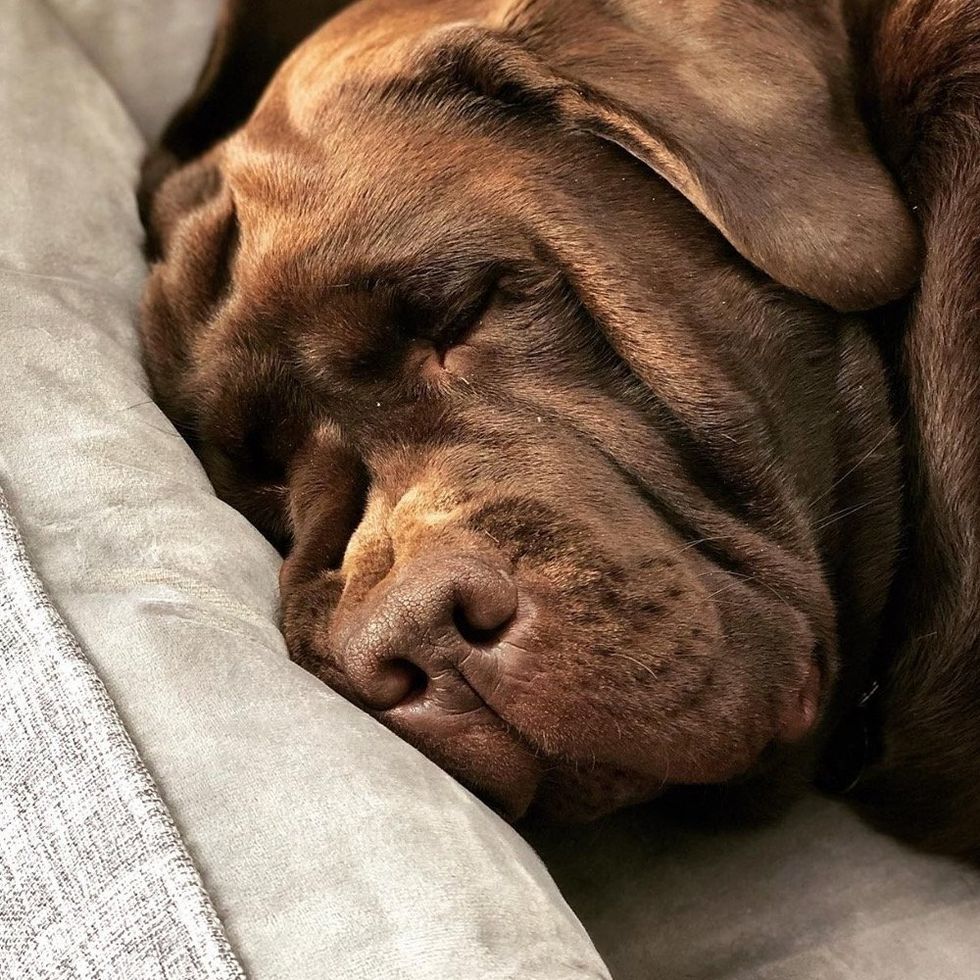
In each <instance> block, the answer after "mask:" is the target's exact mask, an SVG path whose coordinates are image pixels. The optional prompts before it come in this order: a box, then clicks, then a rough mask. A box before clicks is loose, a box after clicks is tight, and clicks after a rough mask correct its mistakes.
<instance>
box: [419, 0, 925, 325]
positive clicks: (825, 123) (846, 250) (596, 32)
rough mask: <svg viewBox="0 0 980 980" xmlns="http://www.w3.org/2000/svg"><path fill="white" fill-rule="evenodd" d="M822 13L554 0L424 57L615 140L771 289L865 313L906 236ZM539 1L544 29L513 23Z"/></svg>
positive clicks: (911, 227)
mask: <svg viewBox="0 0 980 980" xmlns="http://www.w3.org/2000/svg"><path fill="white" fill-rule="evenodd" d="M822 6H823V5H822V4H813V3H810V2H809V0H807V2H806V3H804V2H802V0H801V2H799V3H796V4H794V3H792V2H790V3H779V4H773V3H771V2H768V0H766V2H761V0H720V2H719V0H711V2H710V3H708V2H707V0H705V2H699V0H692V2H684V3H679V2H678V3H673V2H671V3H661V4H652V3H642V4H641V3H634V2H630V3H621V4H616V5H613V4H608V3H606V4H596V3H591V2H590V3H586V2H584V0H563V6H562V10H561V16H560V17H559V16H558V15H557V14H556V13H555V9H557V7H556V5H555V4H551V5H549V4H536V5H526V6H525V8H524V10H525V13H524V14H522V15H520V17H519V18H517V19H512V20H511V21H510V22H508V23H506V24H505V26H504V27H503V28H502V29H501V30H500V31H486V30H482V29H480V28H477V27H466V26H461V27H457V28H449V29H447V30H446V31H445V32H444V33H443V34H442V36H441V37H433V38H432V44H433V46H432V48H430V49H429V51H428V52H427V54H426V55H425V56H424V57H425V60H426V61H427V62H428V65H429V69H430V70H433V68H434V69H435V71H436V72H439V73H441V74H442V76H443V77H444V78H448V79H453V80H455V82H456V83H457V84H458V83H459V82H463V83H464V84H466V85H467V86H471V87H473V88H476V89H477V90H479V91H480V92H481V94H483V95H485V96H487V97H488V98H491V99H494V100H497V101H502V102H505V103H509V104H511V105H513V106H514V107H515V109H516V110H517V111H521V110H527V111H532V112H538V113H544V114H546V115H547V116H549V117H550V118H551V119H552V120H553V121H554V122H555V123H557V124H559V125H565V126H568V127H572V128H575V129H578V130H586V131H588V132H590V133H592V134H594V135H595V136H597V137H599V138H600V139H603V140H606V141H608V142H610V143H614V144H616V145H618V146H619V147H621V148H622V149H623V150H625V151H626V152H627V153H629V154H631V155H632V156H634V157H635V158H637V159H638V160H640V161H642V162H643V163H644V164H646V165H647V166H648V167H650V168H651V169H653V170H654V171H656V172H657V173H658V174H660V175H661V176H662V177H663V178H665V179H666V180H667V181H669V182H670V183H671V184H672V185H673V186H674V187H675V188H676V189H677V190H679V191H680V192H681V193H682V194H683V195H684V196H685V197H687V199H688V200H689V201H690V202H691V203H692V204H693V205H695V207H697V208H698V210H700V211H701V213H702V214H703V215H704V216H705V217H706V218H707V219H708V220H709V221H710V222H712V224H714V226H715V227H716V228H717V229H718V230H719V231H720V232H721V234H722V235H724V236H725V238H726V239H727V240H728V241H729V242H730V243H731V244H732V245H733V246H734V247H735V248H736V249H737V250H738V252H739V253H740V254H741V255H742V256H743V257H744V258H746V259H747V260H748V261H749V262H751V263H752V264H753V265H755V266H756V267H757V268H759V269H761V270H762V271H764V272H765V273H766V274H767V275H769V276H770V277H771V278H772V279H774V280H776V281H777V282H779V283H781V284H783V285H785V286H789V287H790V288H792V289H794V290H796V291H798V292H800V293H803V294H804V295H806V296H810V297H812V298H815V299H818V300H821V301H823V302H824V303H827V304H829V305H830V306H832V307H834V308H835V309H837V310H840V311H854V310H861V309H869V308H871V307H874V306H878V305H881V304H883V303H886V302H888V301H890V300H892V299H895V298H897V297H898V296H900V295H902V294H903V293H905V292H906V291H908V290H909V289H910V288H911V286H912V285H913V283H914V281H915V278H916V276H917V273H918V264H919V239H918V232H917V229H916V226H915V224H914V222H913V220H912V217H911V215H910V213H909V211H908V209H907V207H906V205H905V203H904V201H903V199H902V198H901V196H900V194H899V191H898V189H897V187H896V185H895V183H894V181H893V180H892V178H891V176H890V175H889V173H888V172H887V171H886V169H885V168H884V166H883V164H882V163H881V161H880V160H879V159H878V157H877V155H876V154H875V152H874V151H873V149H872V147H871V145H870V142H869V137H868V135H867V132H866V131H865V128H864V126H863V124H862V122H861V120H860V118H859V116H858V112H857V108H856V98H855V94H854V92H853V91H852V86H851V81H850V78H851V73H850V69H849V56H848V52H849V45H848V39H847V37H846V34H845V31H844V27H843V25H842V24H840V23H839V22H837V21H836V20H834V18H833V17H831V16H830V15H826V16H824V15H817V14H816V13H814V12H813V11H814V10H815V9H816V8H818V7H822ZM829 6H830V5H828V7H829ZM549 8H555V9H552V11H551V13H552V14H553V15H554V16H553V17H552V19H551V20H549V21H548V22H547V23H538V22H531V21H530V20H528V19H527V18H528V17H539V18H540V17H544V16H547V15H546V13H544V12H545V11H547V10H548V9H549ZM797 8H799V10H797ZM807 8H809V10H807ZM611 11H615V12H611ZM799 11H803V12H799ZM521 18H523V19H521Z"/></svg>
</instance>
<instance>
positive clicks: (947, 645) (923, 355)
mask: <svg viewBox="0 0 980 980" xmlns="http://www.w3.org/2000/svg"><path fill="white" fill-rule="evenodd" d="M283 7H285V8H288V9H282V8H283ZM340 8H343V9H340ZM978 102H980V14H978V12H977V11H976V9H975V8H974V7H973V5H972V4H971V3H970V2H969V0H894V2H882V3H876V2H858V0H853V2H850V0H822V2H818V3H812V2H804V0H795V2H794V0H787V2H784V3H779V4H773V3H771V2H768V0H677V2H672V3H655V2H653V0H495V2H490V0H425V2H409V0H361V2H359V3H356V4H353V5H350V6H347V5H344V4H340V3H330V2H306V3H295V4H289V5H278V6H277V5H274V4H272V3H271V2H268V0H257V2H256V0H253V2H251V3H248V2H245V0H228V2H227V3H226V7H225V10H224V12H223V15H222V19H221V22H220V23H219V26H218V31H217V34H216V37H215V41H214V44H213V46H212V50H211V53H210V56H209V58H208V61H207V64H206V66H205V68H204V71H203V73H202V75H201V78H200V80H199V82H198V85H197V88H196V89H195V91H194V92H193V93H192V95H191V96H190V98H189V99H188V101H187V102H186V103H185V105H184V106H183V107H182V108H181V109H180V110H179V112H178V113H177V115H176V116H175V118H174V120H173V122H172V123H171V124H170V126H169V127H168V128H167V130H166V131H165V133H164V135H163V137H162V139H161V141H160V143H159V145H158V146H157V147H156V148H155V149H154V150H153V151H152V152H151V153H150V155H149V156H148V158H147V160H146V162H145V165H144V170H143V178H142V183H141V187H140V190H139V202H140V208H141V214H142V216H143V220H144V224H145V227H146V230H147V252H148V256H149V258H150V260H151V262H152V268H151V272H150V276H149V280H148V283H147V287H146V291H145V296H144V300H143V307H142V314H141V335H142V341H143V349H144V355H145V363H146V367H147V371H148V374H149V377H150V381H151V385H152V389H153V392H154V395H155V397H156V398H157V400H158V401H159V403H160V404H161V405H162V407H163V408H164V410H165V411H166V412H167V414H168V415H169V416H170V417H171V419H172V420H173V421H174V423H175V425H176V426H177V427H178V429H179V430H180V431H181V432H182V433H183V434H184V435H185V436H186V438H187V439H188V440H189V441H190V442H191V444H192V445H193V446H194V448H195V450H196V451H197V453H198V455H199V456H200V458H201V461H202V463H203V464H204V466H205V468H206V470H207V472H208V474H209V476H210V478H211V480H212V482H213V484H214V486H215V488H216V491H217V492H218V494H219V495H220V496H222V497H223V498H224V499H225V500H227V501H228V502H229V503H230V504H231V505H232V506H234V507H236V508H238V509H239V510H240V511H241V512H242V513H243V514H244V515H245V516H246V517H248V518H249V520H251V521H252V522H253V523H254V524H255V525H256V527H258V528H259V529H260V530H261V531H262V532H263V533H264V534H266V535H267V536H268V537H269V539H270V540H271V541H273V543H275V544H276V545H277V547H279V549H280V550H281V552H282V554H283V557H284V561H283V565H282V573H281V579H280V584H281V597H282V628H283V632H284V635H285V637H286V640H287V644H288V647H289V650H290V654H291V656H292V657H293V658H294V659H295V660H296V661H297V662H298V663H300V664H301V665H302V666H304V667H306V668H307V669H308V670H310V671H312V672H313V673H315V674H316V675H317V676H318V677H320V678H322V679H323V680H324V681H325V682H326V683H327V684H329V685H330V686H331V687H333V688H334V689H336V690H337V691H339V692H340V693H341V694H343V695H344V696H345V697H347V698H349V699H350V700H351V701H353V702H354V703H356V704H358V705H360V706H361V707H363V708H364V709H365V710H367V711H369V712H371V713H372V714H374V715H375V716H376V717H377V718H378V719H380V720H381V721H382V722H383V723H384V724H385V725H387V726H388V727H389V728H391V729H392V730H394V731H395V732H396V733H398V734H399V735H401V736H402V737H404V738H405V739H407V740H408V741H410V742H412V743H413V744H414V745H416V746H417V747H418V748H419V749H421V750H422V751H423V752H425V753H426V754H427V755H429V756H430V757H431V758H432V759H433V760H435V761H436V762H437V763H439V764H440V765H441V766H443V767H444V768H445V769H447V770H448V771H449V772H450V773H452V774H454V775H455V776H456V777H457V778H459V779H460V780H461V781H462V782H463V783H464V784H465V785H467V786H469V787H470V788H472V789H473V790H474V791H475V792H477V793H479V794H480V795H482V796H483V797H485V798H486V799H487V800H488V801H489V802H490V803H491V804H492V805H493V806H495V807H496V808H497V809H498V810H499V812H501V813H502V814H503V815H504V816H505V817H507V818H509V819H512V820H516V819H519V818H521V817H523V816H525V815H528V814H531V815H542V816H545V817H548V818H557V819H568V820H574V819H590V818H593V817H596V816H598V815H601V814H603V813H606V812H608V811H610V810H614V809H616V808H618V807H622V806H625V805H629V804H633V803H637V802H640V801H645V800H648V799H651V798H653V797H656V796H658V795H660V794H662V793H665V792H667V793H668V795H670V796H680V797H683V798H686V799H688V800H693V801H695V802H696V803H697V806H698V807H704V806H709V805H713V804H712V801H714V802H715V803H717V802H718V798H719V796H721V797H722V798H723V800H724V802H725V805H726V806H728V805H734V804H733V801H736V800H743V801H755V800H758V799H760V798H765V799H773V800H785V799H790V798H792V797H793V796H794V795H795V794H796V793H798V792H799V791H800V789H801V788H802V787H803V786H805V785H807V784H809V783H810V782H811V781H812V780H813V779H814V778H816V776H817V775H818V774H820V775H821V778H822V779H823V781H824V782H825V783H826V784H827V785H833V786H835V787H836V788H838V789H840V790H845V789H846V790H848V791H850V794H851V797H852V798H853V799H854V800H855V802H856V805H858V806H859V807H861V808H862V812H864V813H865V814H866V815H867V816H868V817H869V818H870V819H872V820H874V821H876V822H878V823H879V824H881V825H882V826H885V827H887V829H889V830H891V831H892V832H893V833H896V834H898V835H900V836H902V837H904V838H905V839H907V840H909V841H912V842H914V843H916V844H918V845H920V846H922V847H927V848H932V849H938V850H943V851H947V852H950V853H955V854H959V855H961V856H964V857H967V858H974V859H976V858H977V857H980V790H978V788H977V786H978V784H980V761H978V760H980V712H978V710H977V706H978V704H980V649H978V636H980V546H978V543H977V542H978V538H977V534H978V531H980V484H978V479H980V465H978V463H980V448H978V445H980V444H978V436H977V431H978V423H980V357H978V356H977V354H978V351H980V333H978V330H977V312H976V311H977V309H980V306H978V289H977V286H976V282H975V279H976V275H975V270H976V268H977V258H978V239H977V233H976V231H975V228H976V227H977V218H978V206H980V123H978V118H980V117H978V114H977V112H976V109H977V105H978ZM971 355H972V357H971Z"/></svg>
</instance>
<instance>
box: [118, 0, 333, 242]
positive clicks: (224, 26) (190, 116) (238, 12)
mask: <svg viewBox="0 0 980 980" xmlns="http://www.w3.org/2000/svg"><path fill="white" fill-rule="evenodd" d="M349 2H350V0H225V3H224V7H223V8H222V11H221V16H220V19H219V21H218V25H217V28H216V30H215V35H214V39H213V40H212V42H211V50H210V52H209V53H208V57H207V61H206V62H205V64H204V68H203V69H202V70H201V74H200V77H199V78H198V80H197V84H196V85H195V86H194V90H193V92H192V93H191V94H190V96H188V98H187V101H186V102H184V104H183V105H182V106H181V107H180V109H178V110H177V113H176V115H175V116H174V117H173V119H172V120H171V121H170V123H169V124H168V125H167V128H166V129H165V130H164V132H163V135H162V136H161V137H160V141H159V143H158V144H157V145H156V146H155V147H154V148H153V149H152V150H151V151H150V153H149V154H148V155H147V157H146V159H145V160H144V161H143V169H142V174H141V178H140V187H139V192H138V195H137V197H138V200H139V207H140V216H141V217H142V218H143V223H144V225H145V224H147V219H148V216H149V212H150V203H151V200H152V197H153V195H154V193H155V192H156V189H157V188H158V187H159V186H160V184H161V183H163V181H164V179H165V178H166V177H167V176H168V174H170V173H171V172H172V171H174V170H176V169H177V167H179V166H180V165H181V164H183V163H186V162H188V161H189V160H194V159H196V158H197V157H199V156H201V155H202V154H203V153H205V152H206V151H207V150H208V149H210V148H211V147H212V146H213V145H214V144H215V143H217V142H218V141H219V140H220V139H222V138H223V137H225V136H227V135H228V134H229V133H231V132H232V131H233V130H235V129H237V128H238V127H239V126H240V125H241V124H242V123H244V122H245V120H246V119H247V118H248V117H249V115H250V114H251V112H252V110H253V109H254V108H255V105H256V103H257V102H258V100H259V98H260V97H261V95H262V93H263V91H264V90H265V87H266V85H268V83H269V81H270V80H271V78H272V76H273V75H274V74H275V73H276V70H277V69H278V68H279V66H280V65H281V64H282V62H283V61H284V60H285V59H286V58H287V57H288V56H289V54H290V53H291V52H292V51H293V49H294V48H295V47H296V46H297V45H298V44H299V43H300V42H301V41H302V40H304V39H305V38H306V37H308V36H309V35H310V34H312V33H313V31H315V30H316V29H317V28H318V27H319V26H320V25H321V24H323V23H324V21H326V20H327V19H328V18H329V17H331V16H332V15H333V14H335V13H336V12H337V11H338V10H340V9H341V8H343V7H345V6H347V4H348V3H349Z"/></svg>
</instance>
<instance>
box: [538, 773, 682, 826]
mask: <svg viewBox="0 0 980 980" xmlns="http://www.w3.org/2000/svg"><path fill="white" fill-rule="evenodd" d="M664 789H665V785H664V783H663V781H662V780H651V779H650V778H649V777H648V776H643V775H641V774H639V773H636V772H632V771H630V770H628V769H618V768H616V767H614V766H607V765H595V766H580V767H572V766H569V765H563V766H557V767H555V768H552V769H549V770H548V771H547V772H546V773H545V776H544V778H543V779H542V780H541V784H540V786H539V787H538V791H537V793H536V794H535V796H534V799H533V800H532V801H531V804H530V806H529V807H528V809H527V811H526V813H525V814H524V819H525V820H526V821H527V822H528V823H546V824H547V823H562V824H570V823H588V822H590V821H592V820H598V819H599V818H600V817H604V816H607V815H608V814H610V813H614V812H615V811H616V810H621V809H623V808H624V807H628V806H633V805H635V804H638V803H645V802H647V801H649V800H652V799H654V798H655V797H657V796H659V795H660V794H661V793H662V792H663V791H664Z"/></svg>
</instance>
